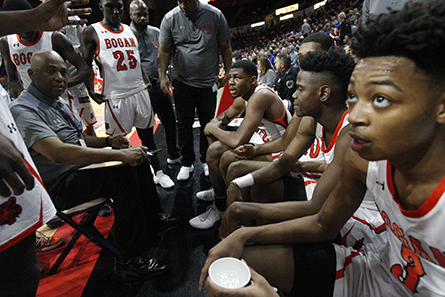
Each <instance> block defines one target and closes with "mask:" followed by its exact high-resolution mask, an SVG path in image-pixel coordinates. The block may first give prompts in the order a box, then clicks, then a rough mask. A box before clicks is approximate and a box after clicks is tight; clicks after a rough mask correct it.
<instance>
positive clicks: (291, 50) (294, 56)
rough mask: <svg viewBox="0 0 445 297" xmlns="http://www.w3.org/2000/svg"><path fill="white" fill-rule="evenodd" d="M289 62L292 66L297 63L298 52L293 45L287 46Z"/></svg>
mask: <svg viewBox="0 0 445 297" xmlns="http://www.w3.org/2000/svg"><path fill="white" fill-rule="evenodd" d="M289 56H290V64H291V66H292V67H294V66H296V65H297V60H298V53H297V52H296V51H295V46H293V45H290V46H289Z"/></svg>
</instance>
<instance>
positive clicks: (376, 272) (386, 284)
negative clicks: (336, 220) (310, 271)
mask: <svg viewBox="0 0 445 297" xmlns="http://www.w3.org/2000/svg"><path fill="white" fill-rule="evenodd" d="M371 246H372V244H371ZM374 246H375V248H374V249H373V250H374V251H376V252H367V253H366V252H363V251H356V250H354V249H353V248H351V247H345V246H342V245H336V244H334V248H335V254H336V258H337V259H336V261H337V262H336V263H337V264H336V265H337V270H336V278H335V286H334V294H333V296H334V297H344V296H370V297H374V296H385V297H387V296H388V297H407V296H413V295H412V293H411V292H409V290H408V289H407V288H406V287H405V286H403V285H402V284H401V283H400V282H399V281H398V280H397V279H396V278H395V277H394V276H393V275H392V274H391V273H390V272H389V271H387V270H386V269H385V268H384V267H383V265H382V264H381V263H382V262H381V261H382V259H380V257H382V255H381V254H380V253H379V252H377V251H381V250H382V249H385V245H377V244H376V245H374Z"/></svg>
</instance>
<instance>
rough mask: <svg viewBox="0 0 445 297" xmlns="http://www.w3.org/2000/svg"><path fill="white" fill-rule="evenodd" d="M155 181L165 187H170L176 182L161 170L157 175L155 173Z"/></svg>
mask: <svg viewBox="0 0 445 297" xmlns="http://www.w3.org/2000/svg"><path fill="white" fill-rule="evenodd" d="M153 181H154V182H155V184H156V185H160V186H161V187H163V188H164V189H170V188H171V187H174V186H175V183H174V182H173V181H172V179H171V178H170V176H168V175H167V174H165V173H164V172H162V170H159V171H158V172H156V175H153Z"/></svg>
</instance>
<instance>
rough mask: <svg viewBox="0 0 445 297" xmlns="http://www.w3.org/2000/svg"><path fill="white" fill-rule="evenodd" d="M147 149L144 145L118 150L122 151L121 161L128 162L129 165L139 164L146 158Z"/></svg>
mask: <svg viewBox="0 0 445 297" xmlns="http://www.w3.org/2000/svg"><path fill="white" fill-rule="evenodd" d="M147 151H148V148H147V147H145V146H134V147H131V148H128V149H123V150H121V151H120V152H121V153H122V159H121V161H122V162H124V163H128V164H130V165H131V166H137V165H140V164H142V163H143V162H145V160H147V153H146V152H147Z"/></svg>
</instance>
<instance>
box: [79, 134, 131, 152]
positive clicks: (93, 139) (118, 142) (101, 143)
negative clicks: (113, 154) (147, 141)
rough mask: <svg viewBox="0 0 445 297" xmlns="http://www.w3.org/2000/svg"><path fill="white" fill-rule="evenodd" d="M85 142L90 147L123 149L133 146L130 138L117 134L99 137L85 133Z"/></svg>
mask: <svg viewBox="0 0 445 297" xmlns="http://www.w3.org/2000/svg"><path fill="white" fill-rule="evenodd" d="M83 136H84V139H85V143H86V144H87V146H88V147H94V148H103V147H112V148H114V149H123V148H129V147H131V142H130V140H129V139H128V138H127V137H126V136H125V135H122V134H121V135H116V136H108V137H97V136H91V135H85V134H84V135H83Z"/></svg>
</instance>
